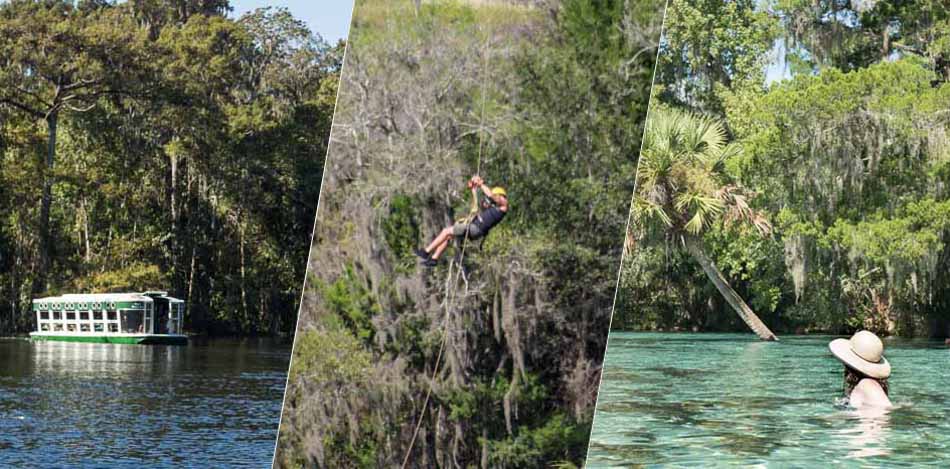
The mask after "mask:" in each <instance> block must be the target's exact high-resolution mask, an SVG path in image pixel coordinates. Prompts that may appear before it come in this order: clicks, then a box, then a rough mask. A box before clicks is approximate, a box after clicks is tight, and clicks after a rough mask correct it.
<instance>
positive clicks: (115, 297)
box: [33, 291, 184, 304]
mask: <svg viewBox="0 0 950 469" xmlns="http://www.w3.org/2000/svg"><path fill="white" fill-rule="evenodd" d="M152 298H164V299H166V300H168V301H169V302H171V303H184V300H181V299H178V298H174V297H171V296H168V293H167V292H163V291H147V292H144V293H68V294H65V295H60V296H48V297H45V298H36V299H34V300H33V303H34V304H37V303H43V304H45V303H62V304H75V303H120V302H121V303H128V302H142V303H151V302H152Z"/></svg>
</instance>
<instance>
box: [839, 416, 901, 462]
mask: <svg viewBox="0 0 950 469" xmlns="http://www.w3.org/2000/svg"><path fill="white" fill-rule="evenodd" d="M847 414H848V415H847V421H848V423H849V424H850V426H846V427H844V428H842V429H841V430H840V431H839V432H838V434H839V436H841V437H843V438H844V440H845V442H846V443H847V445H848V448H849V449H850V451H849V452H848V456H847V457H848V458H849V459H855V458H868V457H871V456H887V455H888V454H890V453H891V452H890V450H888V449H887V446H886V440H887V434H888V428H889V424H890V416H891V409H889V408H883V407H863V408H860V409H851V410H848V411H847Z"/></svg>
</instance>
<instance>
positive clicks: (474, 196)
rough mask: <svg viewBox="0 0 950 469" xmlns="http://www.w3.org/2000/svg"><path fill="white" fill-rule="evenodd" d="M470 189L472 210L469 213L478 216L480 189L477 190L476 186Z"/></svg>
mask: <svg viewBox="0 0 950 469" xmlns="http://www.w3.org/2000/svg"><path fill="white" fill-rule="evenodd" d="M469 187H471V189H472V209H471V210H470V211H469V213H471V214H476V213H478V189H476V188H475V185H474V184H472V185H471V186H469Z"/></svg>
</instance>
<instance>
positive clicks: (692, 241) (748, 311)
mask: <svg viewBox="0 0 950 469" xmlns="http://www.w3.org/2000/svg"><path fill="white" fill-rule="evenodd" d="M683 242H684V243H685V244H686V250H687V251H689V253H690V255H692V256H693V259H696V262H699V265H701V266H702V267H703V271H704V272H706V276H707V277H709V280H712V283H713V284H714V285H716V289H717V290H719V293H720V294H722V296H723V298H725V299H726V301H727V302H728V303H729V306H732V309H734V310H735V311H736V314H738V315H739V317H740V318H742V320H743V321H744V322H745V323H746V325H748V326H749V328H751V329H752V332H755V334H756V335H758V336H759V338H760V339H762V340H778V337H776V336H775V334H773V333H772V331H771V330H769V328H768V326H766V325H765V323H763V322H762V320H761V319H759V317H758V316H756V315H755V312H753V311H752V308H750V307H749V305H747V304H746V303H745V301H744V300H743V299H742V297H740V296H739V294H738V293H736V291H735V290H733V289H732V287H731V286H729V282H727V281H726V277H724V276H723V275H722V272H720V271H719V268H718V267H716V264H715V263H714V262H713V260H712V259H710V258H709V256H707V255H706V252H705V250H704V249H703V244H702V241H701V240H699V239H698V238H695V237H692V236H684V237H683Z"/></svg>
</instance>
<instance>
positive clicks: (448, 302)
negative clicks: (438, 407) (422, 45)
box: [402, 34, 491, 469]
mask: <svg viewBox="0 0 950 469" xmlns="http://www.w3.org/2000/svg"><path fill="white" fill-rule="evenodd" d="M490 37H491V35H490V34H486V35H485V46H484V48H483V50H482V71H483V72H485V73H486V74H487V70H488V43H489V38H490ZM487 84H488V80H487V79H486V80H482V96H481V98H482V103H481V110H480V111H479V117H478V158H477V159H476V163H475V174H476V175H480V174H481V172H482V145H483V139H484V131H485V93H486V91H487V90H486V86H487ZM476 197H477V195H476ZM469 223H470V222H469ZM468 234H469V230H468V225H466V227H465V236H464V237H463V238H462V247H461V249H460V252H459V256H458V262H457V264H458V265H457V266H456V269H457V270H456V274H455V281H454V282H452V283H451V285H452V286H453V288H449V284H447V285H446V293H445V316H444V317H443V318H442V324H443V325H442V340H441V341H440V343H439V353H438V354H437V355H436V358H435V366H434V367H433V368H432V376H431V377H430V378H429V389H428V390H427V391H426V397H425V399H424V400H423V402H422V409H421V410H420V411H419V417H418V419H417V421H416V428H415V430H413V432H412V439H411V440H410V441H409V448H408V449H406V456H405V457H404V458H403V460H402V469H406V467H407V465H408V464H409V457H410V456H412V448H413V446H415V443H416V438H417V437H418V436H419V430H420V429H421V428H422V422H423V419H424V418H425V415H426V410H427V409H428V407H429V399H430V398H431V397H432V389H433V387H434V386H433V384H434V383H435V378H436V375H438V373H439V366H440V365H441V363H442V354H443V352H444V351H445V342H446V340H445V338H446V336H447V335H448V331H449V313H450V312H451V308H452V296H453V295H452V294H453V293H455V291H456V290H457V289H458V281H459V279H460V278H461V276H462V263H463V262H464V261H465V248H466V246H467V245H468ZM452 264H453V263H451V262H450V263H449V271H448V275H446V280H449V279H451V278H452Z"/></svg>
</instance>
